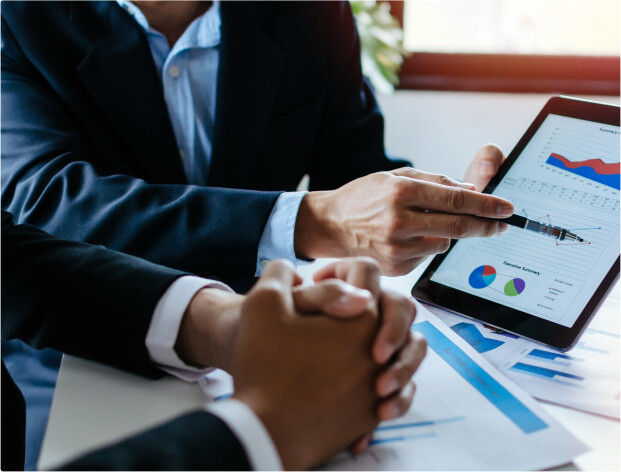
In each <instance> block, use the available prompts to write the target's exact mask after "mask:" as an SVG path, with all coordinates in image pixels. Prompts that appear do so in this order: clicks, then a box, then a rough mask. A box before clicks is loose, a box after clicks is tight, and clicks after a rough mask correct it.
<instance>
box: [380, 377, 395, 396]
mask: <svg viewBox="0 0 621 472" xmlns="http://www.w3.org/2000/svg"><path fill="white" fill-rule="evenodd" d="M383 385H384V388H382V390H381V391H380V392H379V395H380V396H382V397H387V396H388V395H390V394H391V393H393V392H394V391H396V390H397V389H398V388H399V382H397V379H395V378H390V379H389V380H387V381H386V382H384V384H383Z"/></svg>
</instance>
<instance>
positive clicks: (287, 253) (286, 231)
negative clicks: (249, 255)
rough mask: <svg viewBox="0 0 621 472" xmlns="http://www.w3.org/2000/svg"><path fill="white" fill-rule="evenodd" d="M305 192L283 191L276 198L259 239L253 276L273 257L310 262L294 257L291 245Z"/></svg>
mask: <svg viewBox="0 0 621 472" xmlns="http://www.w3.org/2000/svg"><path fill="white" fill-rule="evenodd" d="M307 193H308V192H305V191H304V192H285V193H282V194H280V196H279V197H278V199H277V200H276V203H275V204H274V208H272V212H271V213H270V217H269V218H268V220H267V224H266V225H265V228H264V229H263V234H262V235H261V240H260V241H259V250H258V252H257V270H256V273H255V274H254V275H255V277H259V276H261V274H262V273H263V267H264V266H265V265H266V264H267V263H268V262H269V261H272V260H274V259H288V260H289V261H291V262H293V263H294V264H295V265H302V264H308V263H309V262H312V261H307V260H304V259H298V258H296V257H295V249H294V246H293V243H294V235H295V221H296V219H297V217H298V210H299V209H300V204H301V203H302V199H303V198H304V196H305V195H306V194H307Z"/></svg>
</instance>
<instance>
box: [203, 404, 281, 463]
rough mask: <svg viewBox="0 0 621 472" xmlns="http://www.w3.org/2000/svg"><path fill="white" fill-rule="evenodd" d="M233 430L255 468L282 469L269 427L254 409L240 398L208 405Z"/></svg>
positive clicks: (208, 409) (208, 408)
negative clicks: (266, 426)
mask: <svg viewBox="0 0 621 472" xmlns="http://www.w3.org/2000/svg"><path fill="white" fill-rule="evenodd" d="M206 409H207V411H208V412H209V413H212V414H214V415H216V416H217V417H218V418H220V419H221V420H222V421H224V422H225V423H226V425H227V426H228V427H229V428H230V429H231V431H233V434H235V436H237V439H239V442H240V443H241V444H242V446H243V448H244V450H245V451H246V455H247V456H248V462H250V466H251V467H252V468H253V469H254V470H282V463H281V462H280V456H279V455H278V452H277V451H276V446H275V445H274V443H273V442H272V438H271V437H270V435H269V433H268V432H267V429H265V426H263V423H261V420H259V418H258V417H257V415H256V414H255V413H254V411H252V409H251V408H250V407H249V406H248V405H246V404H245V403H243V402H240V401H239V400H234V399H230V400H222V401H219V402H214V403H210V404H208V405H207V407H206Z"/></svg>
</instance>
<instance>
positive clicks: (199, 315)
mask: <svg viewBox="0 0 621 472" xmlns="http://www.w3.org/2000/svg"><path fill="white" fill-rule="evenodd" d="M243 300H244V297H243V296H242V295H238V294H236V293H231V292H226V291H224V290H220V289H216V288H206V289H202V290H199V291H198V292H197V293H196V295H194V298H192V300H191V301H190V304H189V305H188V307H187V309H186V311H185V313H184V315H183V318H182V320H181V325H180V327H179V334H178V335H177V341H176V343H175V351H176V352H177V355H178V356H179V358H180V359H181V360H182V361H184V362H185V363H186V364H189V365H193V366H200V367H206V366H209V367H217V368H221V369H224V370H227V371H228V370H230V360H231V358H232V353H233V348H234V342H235V338H236V335H237V325H238V321H239V315H240V312H241V304H242V302H243Z"/></svg>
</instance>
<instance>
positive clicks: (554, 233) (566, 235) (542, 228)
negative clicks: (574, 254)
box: [491, 215, 584, 243]
mask: <svg viewBox="0 0 621 472" xmlns="http://www.w3.org/2000/svg"><path fill="white" fill-rule="evenodd" d="M491 219H492V220H496V221H500V222H501V223H506V224H508V225H511V226H516V227H518V228H522V229H525V230H527V231H533V232H535V233H541V234H546V235H548V236H551V237H553V238H555V239H558V240H559V241H565V240H569V241H576V242H579V243H582V242H584V239H582V238H581V237H580V236H578V235H576V234H574V233H572V232H570V231H567V230H566V229H564V228H561V227H559V226H553V225H549V224H546V223H541V222H540V221H535V220H531V219H529V218H526V217H524V216H520V215H513V216H510V217H509V218H491Z"/></svg>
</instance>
